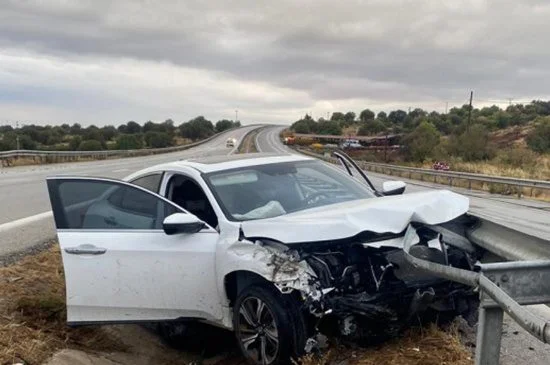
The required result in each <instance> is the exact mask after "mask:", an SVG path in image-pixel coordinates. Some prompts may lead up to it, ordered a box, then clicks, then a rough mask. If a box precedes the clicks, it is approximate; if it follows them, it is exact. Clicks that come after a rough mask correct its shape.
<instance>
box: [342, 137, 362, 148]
mask: <svg viewBox="0 0 550 365" xmlns="http://www.w3.org/2000/svg"><path fill="white" fill-rule="evenodd" d="M361 147H363V146H362V145H361V143H359V141H358V140H357V139H346V140H344V141H343V142H342V143H340V148H361Z"/></svg>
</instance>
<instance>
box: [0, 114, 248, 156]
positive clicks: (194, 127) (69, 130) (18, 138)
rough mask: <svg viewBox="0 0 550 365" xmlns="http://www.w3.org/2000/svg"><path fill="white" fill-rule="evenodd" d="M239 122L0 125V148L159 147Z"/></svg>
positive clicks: (199, 117) (201, 137) (90, 148)
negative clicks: (85, 125)
mask: <svg viewBox="0 0 550 365" xmlns="http://www.w3.org/2000/svg"><path fill="white" fill-rule="evenodd" d="M240 126H241V123H240V122H239V121H232V120H227V119H222V120H219V121H218V122H217V123H216V124H213V123H212V122H211V121H210V120H208V119H206V118H205V117H203V116H198V117H196V118H193V119H191V120H189V121H188V122H185V123H181V124H180V125H178V126H176V123H175V122H174V121H173V120H172V119H167V120H165V121H164V122H162V123H155V122H152V121H148V122H146V123H144V124H143V125H141V124H139V123H137V122H135V121H129V122H127V123H125V124H121V125H119V126H118V127H115V126H113V125H106V126H103V127H98V126H95V125H90V126H87V127H83V126H82V125H81V124H79V123H74V124H72V125H69V124H62V125H59V126H52V125H45V126H42V125H34V124H30V125H23V126H21V127H19V128H13V127H12V126H10V125H1V126H0V151H9V150H15V149H17V148H18V147H19V149H25V150H54V151H100V150H106V149H119V150H128V149H142V148H163V147H170V146H174V145H176V144H180V143H182V142H184V141H185V140H191V141H197V140H200V139H204V138H207V137H210V136H212V135H214V134H215V133H219V132H223V131H225V130H227V129H231V128H235V127H240Z"/></svg>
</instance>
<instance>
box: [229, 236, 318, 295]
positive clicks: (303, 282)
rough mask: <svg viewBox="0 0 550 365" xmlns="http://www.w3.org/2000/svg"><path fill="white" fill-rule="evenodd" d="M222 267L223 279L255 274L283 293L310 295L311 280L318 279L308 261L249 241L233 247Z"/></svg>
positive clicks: (278, 249) (234, 244)
mask: <svg viewBox="0 0 550 365" xmlns="http://www.w3.org/2000/svg"><path fill="white" fill-rule="evenodd" d="M220 264H221V268H220V269H221V274H222V277H223V278H225V277H226V276H227V275H229V274H230V273H232V272H236V271H248V272H252V273H254V274H257V275H260V276H261V277H263V278H264V279H266V280H267V281H269V282H272V283H273V284H274V285H275V287H277V288H278V289H279V290H280V291H281V292H282V293H289V292H291V291H292V290H299V291H301V292H305V293H310V292H311V291H312V286H311V285H310V282H311V281H312V280H311V279H312V278H315V277H316V275H315V273H314V272H313V270H312V269H311V268H310V267H309V265H308V264H307V263H306V262H305V261H300V259H299V258H297V257H296V256H294V255H293V254H292V253H291V252H289V251H284V250H282V249H281V248H279V247H276V246H274V245H269V244H266V243H264V242H262V241H259V240H257V241H254V242H253V241H249V240H246V239H245V240H242V241H237V242H235V243H233V244H231V245H229V247H227V250H226V252H225V257H224V259H223V263H220ZM226 297H227V293H226Z"/></svg>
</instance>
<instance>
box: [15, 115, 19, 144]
mask: <svg viewBox="0 0 550 365" xmlns="http://www.w3.org/2000/svg"><path fill="white" fill-rule="evenodd" d="M15 131H16V132H15V133H16V135H15V142H16V143H17V147H16V148H15V149H16V150H18V151H19V122H15Z"/></svg>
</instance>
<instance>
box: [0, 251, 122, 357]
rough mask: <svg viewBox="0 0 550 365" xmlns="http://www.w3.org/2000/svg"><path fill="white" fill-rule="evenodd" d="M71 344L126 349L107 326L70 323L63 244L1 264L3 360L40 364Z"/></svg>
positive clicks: (0, 343) (0, 350) (0, 342)
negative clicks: (7, 264)
mask: <svg viewBox="0 0 550 365" xmlns="http://www.w3.org/2000/svg"><path fill="white" fill-rule="evenodd" d="M67 347H71V348H76V349H95V350H108V351H109V350H124V349H123V348H121V345H119V344H118V343H116V342H114V341H113V340H111V339H110V337H109V336H108V335H107V334H105V333H104V332H103V331H102V329H101V328H97V327H95V328H75V329H71V328H69V327H67V326H66V312H65V281H64V275H63V266H62V264H61V255H60V253H59V249H58V246H57V245H54V246H52V247H51V248H50V249H48V250H46V251H44V252H42V253H39V254H36V255H31V256H27V257H25V258H23V259H22V260H21V261H19V262H17V263H15V264H13V265H10V266H7V267H2V268H0V364H2V365H4V364H12V363H15V362H22V363H24V364H40V363H42V362H43V361H44V360H46V359H47V358H48V357H50V356H51V355H52V354H53V353H54V352H56V351H57V350H60V349H63V348H67Z"/></svg>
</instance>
